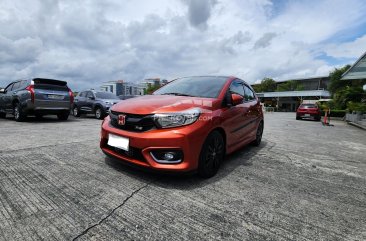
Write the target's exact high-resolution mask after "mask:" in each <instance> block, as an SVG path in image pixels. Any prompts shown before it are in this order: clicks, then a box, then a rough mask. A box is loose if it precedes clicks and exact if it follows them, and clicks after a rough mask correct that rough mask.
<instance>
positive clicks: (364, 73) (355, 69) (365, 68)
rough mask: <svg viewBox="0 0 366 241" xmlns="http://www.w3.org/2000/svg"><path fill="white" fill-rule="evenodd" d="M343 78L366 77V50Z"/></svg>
mask: <svg viewBox="0 0 366 241" xmlns="http://www.w3.org/2000/svg"><path fill="white" fill-rule="evenodd" d="M342 79H343V80H352V79H366V52H365V53H364V54H363V55H362V56H361V57H360V58H359V59H358V60H357V61H356V62H355V63H354V64H353V65H352V66H351V68H349V69H348V70H347V71H346V72H345V73H344V74H343V76H342Z"/></svg>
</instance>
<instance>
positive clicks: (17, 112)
mask: <svg viewBox="0 0 366 241" xmlns="http://www.w3.org/2000/svg"><path fill="white" fill-rule="evenodd" d="M13 111H14V119H15V121H16V122H22V121H24V120H25V118H26V117H27V115H26V114H25V113H24V111H23V109H22V106H21V105H20V103H16V104H15V106H14V110H13Z"/></svg>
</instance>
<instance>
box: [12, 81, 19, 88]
mask: <svg viewBox="0 0 366 241" xmlns="http://www.w3.org/2000/svg"><path fill="white" fill-rule="evenodd" d="M19 88H20V81H18V82H16V83H14V85H13V87H12V88H11V90H17V89H19Z"/></svg>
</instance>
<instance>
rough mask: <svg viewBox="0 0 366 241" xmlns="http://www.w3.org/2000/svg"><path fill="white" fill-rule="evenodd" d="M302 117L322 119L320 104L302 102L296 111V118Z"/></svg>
mask: <svg viewBox="0 0 366 241" xmlns="http://www.w3.org/2000/svg"><path fill="white" fill-rule="evenodd" d="M302 118H313V119H314V120H316V121H320V119H321V112H320V108H319V106H318V105H316V104H301V105H300V106H299V108H298V109H297V111H296V120H300V119H302Z"/></svg>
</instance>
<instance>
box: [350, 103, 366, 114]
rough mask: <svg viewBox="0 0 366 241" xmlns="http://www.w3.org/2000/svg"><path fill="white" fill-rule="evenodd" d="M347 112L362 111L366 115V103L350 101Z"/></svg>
mask: <svg viewBox="0 0 366 241" xmlns="http://www.w3.org/2000/svg"><path fill="white" fill-rule="evenodd" d="M347 110H348V111H349V112H350V113H351V112H353V111H360V112H363V113H366V103H360V102H352V101H348V103H347Z"/></svg>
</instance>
